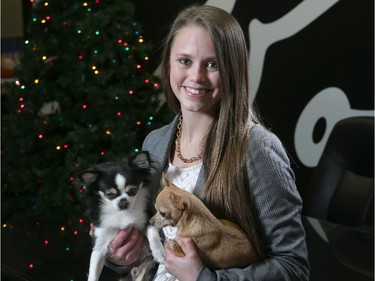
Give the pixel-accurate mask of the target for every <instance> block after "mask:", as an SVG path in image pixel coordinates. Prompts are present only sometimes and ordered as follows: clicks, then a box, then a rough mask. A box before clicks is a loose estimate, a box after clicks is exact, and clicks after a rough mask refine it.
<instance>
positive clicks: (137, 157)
mask: <svg viewBox="0 0 375 281" xmlns="http://www.w3.org/2000/svg"><path fill="white" fill-rule="evenodd" d="M129 165H132V166H135V167H137V168H143V169H148V168H150V167H151V160H150V154H149V153H148V152H147V151H141V152H139V153H136V154H133V155H132V156H130V158H129Z"/></svg>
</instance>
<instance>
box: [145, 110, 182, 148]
mask: <svg viewBox="0 0 375 281" xmlns="http://www.w3.org/2000/svg"><path fill="white" fill-rule="evenodd" d="M176 120H177V117H176V118H174V119H173V120H172V121H171V122H170V123H169V124H166V125H164V126H162V127H160V128H158V129H155V130H153V131H151V132H150V133H149V134H148V135H147V136H146V138H145V140H144V142H143V148H144V149H145V148H149V147H150V146H151V147H153V146H155V145H157V144H159V143H165V142H166V141H168V140H169V136H170V135H171V134H173V133H174V131H175V124H176Z"/></svg>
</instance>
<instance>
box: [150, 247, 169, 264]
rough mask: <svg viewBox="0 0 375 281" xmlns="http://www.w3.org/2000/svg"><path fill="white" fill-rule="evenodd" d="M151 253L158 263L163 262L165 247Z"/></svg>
mask: <svg viewBox="0 0 375 281" xmlns="http://www.w3.org/2000/svg"><path fill="white" fill-rule="evenodd" d="M152 255H153V257H154V260H155V261H157V262H158V263H161V264H164V262H165V258H166V254H165V249H164V248H162V249H158V250H157V251H154V252H153V253H152Z"/></svg>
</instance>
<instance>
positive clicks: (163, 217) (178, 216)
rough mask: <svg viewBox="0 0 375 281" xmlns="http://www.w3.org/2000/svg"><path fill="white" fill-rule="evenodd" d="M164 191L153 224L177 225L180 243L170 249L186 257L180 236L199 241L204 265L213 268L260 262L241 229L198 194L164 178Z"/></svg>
mask: <svg viewBox="0 0 375 281" xmlns="http://www.w3.org/2000/svg"><path fill="white" fill-rule="evenodd" d="M163 184H164V189H163V190H162V191H161V192H160V193H159V195H158V197H157V198H156V204H155V207H156V210H157V213H156V214H155V215H154V216H153V217H152V218H151V220H150V223H151V224H153V225H155V226H156V227H159V228H161V227H164V226H176V227H177V228H178V230H177V237H176V241H174V240H168V242H167V247H168V248H169V249H170V250H171V251H173V252H174V253H175V255H177V256H184V255H185V251H184V247H183V244H181V243H180V239H179V237H180V236H183V237H190V238H192V239H193V241H194V242H195V245H196V248H197V252H198V255H199V257H200V258H201V260H202V262H203V263H204V264H205V265H206V266H208V267H209V268H212V269H217V268H232V267H245V266H248V265H249V264H251V263H253V262H255V261H256V260H257V256H256V253H255V251H254V249H253V246H252V244H251V242H250V241H249V239H248V238H247V236H246V235H245V233H244V232H243V231H242V230H241V228H240V227H239V226H238V225H236V224H235V223H232V222H230V221H228V220H221V219H217V218H216V217H215V216H214V215H213V214H212V213H211V212H210V210H208V208H207V207H206V206H205V205H204V204H203V202H202V201H201V200H200V199H199V198H198V197H196V196H195V195H194V194H192V193H190V192H187V191H185V190H182V189H180V188H178V187H177V186H175V185H173V184H172V183H171V182H169V181H168V180H167V179H165V178H164V179H163Z"/></svg>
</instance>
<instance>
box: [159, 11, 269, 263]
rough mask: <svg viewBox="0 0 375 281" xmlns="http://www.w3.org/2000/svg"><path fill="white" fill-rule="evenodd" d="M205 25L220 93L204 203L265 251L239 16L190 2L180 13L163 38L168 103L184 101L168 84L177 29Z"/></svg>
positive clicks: (207, 149) (252, 117)
mask: <svg viewBox="0 0 375 281" xmlns="http://www.w3.org/2000/svg"><path fill="white" fill-rule="evenodd" d="M189 25H190V26H200V27H202V28H204V29H205V30H206V31H207V32H208V33H209V34H210V37H211V40H212V42H213V45H214V48H215V53H216V59H217V64H218V69H219V73H220V81H221V87H222V96H221V102H220V109H219V111H218V114H217V116H216V117H215V120H214V122H213V126H212V128H211V129H210V131H209V134H208V136H207V139H206V146H205V152H204V156H203V167H204V169H205V172H206V176H207V178H206V185H205V188H204V196H205V203H206V205H207V206H208V207H209V208H210V209H211V211H212V212H214V213H215V215H216V216H218V217H222V218H227V219H230V220H232V221H234V222H236V223H237V224H238V225H240V226H241V227H242V228H243V230H244V231H245V232H246V233H247V235H248V237H249V239H251V241H252V242H253V244H254V246H255V249H256V251H257V254H258V256H262V255H263V250H262V246H261V241H260V239H259V235H258V233H257V231H256V229H257V228H256V222H255V219H254V215H253V211H252V198H251V197H250V192H249V190H250V186H249V179H248V178H247V160H248V159H247V156H248V151H249V131H250V123H251V122H257V118H256V116H255V114H254V112H253V110H252V109H251V101H250V97H249V81H248V52H247V46H246V41H245V38H244V34H243V31H242V29H241V27H240V25H239V24H238V22H237V21H236V19H235V18H234V17H233V16H232V15H231V14H229V13H227V12H225V11H224V10H222V9H220V8H217V7H213V6H207V5H204V6H196V5H194V6H191V7H189V8H186V9H185V10H183V11H182V12H180V13H179V14H178V16H177V17H176V19H175V21H174V22H173V24H172V27H171V29H170V33H169V35H168V36H167V38H166V41H165V48H164V50H163V57H162V66H163V69H162V81H163V82H164V84H163V87H164V93H165V96H166V100H167V103H168V105H169V107H170V108H171V109H172V110H173V111H174V112H175V113H178V112H180V110H181V105H180V102H179V101H178V99H177V98H176V96H175V95H174V93H173V91H172V88H171V86H170V83H169V76H170V51H171V47H172V44H173V40H174V38H175V35H176V33H177V32H178V31H179V30H180V29H181V28H182V27H186V26H189Z"/></svg>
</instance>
